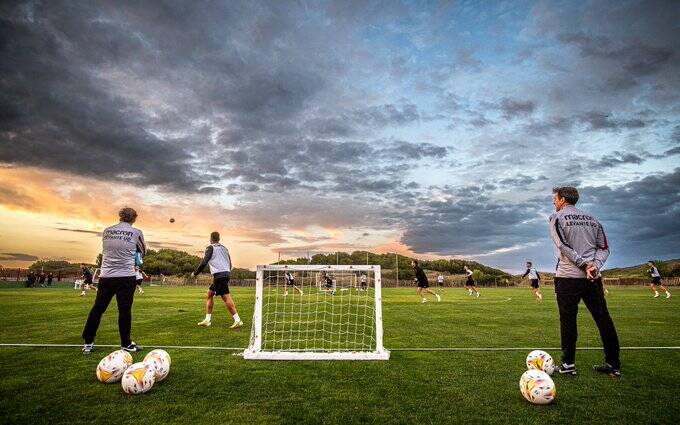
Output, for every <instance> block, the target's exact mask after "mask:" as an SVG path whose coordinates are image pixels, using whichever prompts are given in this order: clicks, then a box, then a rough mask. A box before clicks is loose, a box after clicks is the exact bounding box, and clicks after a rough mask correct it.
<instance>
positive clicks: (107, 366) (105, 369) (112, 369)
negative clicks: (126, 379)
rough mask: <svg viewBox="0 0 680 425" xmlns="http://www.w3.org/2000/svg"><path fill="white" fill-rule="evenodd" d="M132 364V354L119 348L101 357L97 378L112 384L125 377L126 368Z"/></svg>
mask: <svg viewBox="0 0 680 425" xmlns="http://www.w3.org/2000/svg"><path fill="white" fill-rule="evenodd" d="M131 364H132V356H131V355H130V353H128V352H127V351H123V350H117V351H114V352H113V353H111V354H109V355H108V356H106V357H104V358H103V359H101V361H100V362H99V364H98V365H97V372H96V373H97V379H98V380H99V382H103V383H105V384H110V383H113V382H118V381H120V379H121V378H122V377H123V373H124V372H125V369H127V368H128V367H129V366H130V365H131Z"/></svg>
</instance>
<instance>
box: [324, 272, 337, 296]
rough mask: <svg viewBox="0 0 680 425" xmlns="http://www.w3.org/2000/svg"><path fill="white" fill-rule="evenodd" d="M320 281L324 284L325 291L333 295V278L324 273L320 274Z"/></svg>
mask: <svg viewBox="0 0 680 425" xmlns="http://www.w3.org/2000/svg"><path fill="white" fill-rule="evenodd" d="M321 280H323V282H324V287H325V290H326V291H327V292H330V293H331V295H335V283H334V282H333V278H332V277H331V276H330V275H329V274H327V273H326V272H322V273H321Z"/></svg>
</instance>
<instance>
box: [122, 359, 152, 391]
mask: <svg viewBox="0 0 680 425" xmlns="http://www.w3.org/2000/svg"><path fill="white" fill-rule="evenodd" d="M155 382H156V370H155V369H154V368H153V367H152V366H150V365H148V364H144V363H142V362H138V363H135V364H133V365H132V366H130V367H129V368H127V370H126V371H125V373H123V378H122V379H121V380H120V385H121V387H123V391H125V393H126V394H142V393H145V392H147V391H149V390H150V389H151V387H153V384H154V383H155Z"/></svg>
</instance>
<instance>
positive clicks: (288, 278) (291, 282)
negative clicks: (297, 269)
mask: <svg viewBox="0 0 680 425" xmlns="http://www.w3.org/2000/svg"><path fill="white" fill-rule="evenodd" d="M283 277H285V278H286V287H285V288H286V289H285V290H284V292H283V296H284V297H285V296H288V287H289V286H292V287H293V289H295V290H296V291H298V292H299V293H300V295H302V289H300V288H298V287H297V285H296V284H295V276H293V273H291V271H290V270H286V272H285V273H284V274H283Z"/></svg>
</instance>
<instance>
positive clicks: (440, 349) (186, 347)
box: [0, 343, 680, 352]
mask: <svg viewBox="0 0 680 425" xmlns="http://www.w3.org/2000/svg"><path fill="white" fill-rule="evenodd" d="M145 346H146V347H149V349H151V348H152V347H153V348H169V349H176V350H221V351H243V350H245V347H243V348H240V347H209V346H192V345H154V344H148V345H145ZM0 347H34V348H72V347H82V344H25V343H0ZM96 347H106V348H119V347H120V346H119V345H99V344H96V345H95V348H96ZM536 349H543V350H561V348H559V347H538V348H537V347H470V348H467V347H431V348H429V347H411V348H387V350H388V351H405V352H408V351H431V352H447V351H458V352H466V351H527V350H529V351H531V350H536ZM576 349H577V350H602V347H580V348H576ZM621 350H627V351H635V350H639V351H643V350H680V346H678V347H673V346H664V347H659V346H640V347H621Z"/></svg>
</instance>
